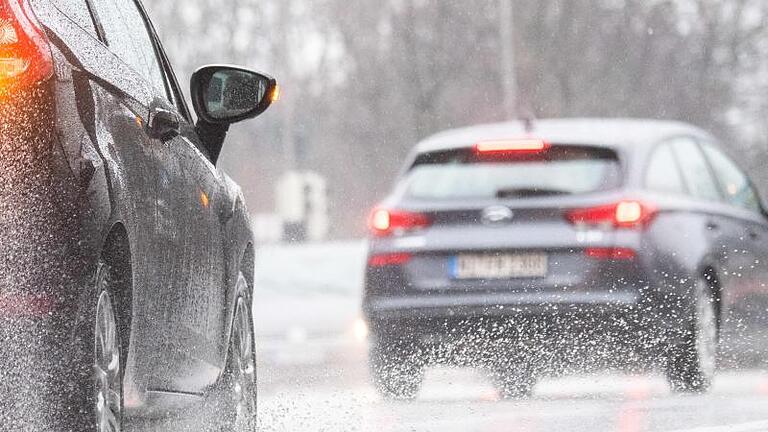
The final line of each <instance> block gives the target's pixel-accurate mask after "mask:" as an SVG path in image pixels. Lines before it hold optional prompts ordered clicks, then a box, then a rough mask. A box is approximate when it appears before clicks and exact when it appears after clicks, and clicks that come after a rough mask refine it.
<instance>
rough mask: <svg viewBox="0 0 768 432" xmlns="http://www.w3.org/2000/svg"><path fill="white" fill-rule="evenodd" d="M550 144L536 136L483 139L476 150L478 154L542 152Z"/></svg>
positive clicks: (476, 145) (476, 146)
mask: <svg viewBox="0 0 768 432" xmlns="http://www.w3.org/2000/svg"><path fill="white" fill-rule="evenodd" d="M549 147H550V144H549V143H548V142H546V141H544V140H541V139H536V138H525V139H513V140H496V141H481V142H479V143H477V144H475V152H476V153H478V154H506V153H541V152H544V151H546V150H547V149H549Z"/></svg>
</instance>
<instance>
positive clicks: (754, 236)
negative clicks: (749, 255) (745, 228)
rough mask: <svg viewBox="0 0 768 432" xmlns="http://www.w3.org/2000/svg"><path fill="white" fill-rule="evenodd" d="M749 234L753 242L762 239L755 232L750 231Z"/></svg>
mask: <svg viewBox="0 0 768 432" xmlns="http://www.w3.org/2000/svg"><path fill="white" fill-rule="evenodd" d="M748 234H749V238H751V239H752V240H757V239H759V238H760V234H758V233H757V232H755V231H749V233H748Z"/></svg>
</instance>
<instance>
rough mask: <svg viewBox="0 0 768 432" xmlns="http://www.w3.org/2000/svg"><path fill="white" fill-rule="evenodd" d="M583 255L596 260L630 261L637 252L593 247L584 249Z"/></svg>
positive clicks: (626, 249) (627, 249) (625, 249)
mask: <svg viewBox="0 0 768 432" xmlns="http://www.w3.org/2000/svg"><path fill="white" fill-rule="evenodd" d="M584 255H586V256H588V257H589V258H593V259H596V260H610V261H632V260H633V259H635V258H636V257H637V252H635V250H634V249H629V248H612V247H605V248H603V247H594V248H587V249H584Z"/></svg>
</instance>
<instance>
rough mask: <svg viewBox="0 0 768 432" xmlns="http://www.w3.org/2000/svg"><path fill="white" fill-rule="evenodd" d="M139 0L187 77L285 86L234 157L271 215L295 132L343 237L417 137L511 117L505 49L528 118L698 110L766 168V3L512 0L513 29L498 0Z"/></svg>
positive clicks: (253, 199)
mask: <svg viewBox="0 0 768 432" xmlns="http://www.w3.org/2000/svg"><path fill="white" fill-rule="evenodd" d="M145 1H146V3H147V6H148V8H149V9H150V11H151V14H152V15H153V17H154V19H155V21H156V22H157V24H158V29H159V31H160V33H161V35H162V37H163V39H164V40H165V42H166V48H167V50H168V51H169V55H170V57H171V59H172V61H174V63H175V64H176V66H177V68H178V69H179V70H181V71H182V74H183V75H184V78H185V79H186V78H188V76H189V75H190V74H191V72H192V71H193V70H194V68H195V67H197V66H199V65H201V64H203V63H209V62H222V61H229V62H235V63H241V64H246V65H250V66H253V67H257V68H260V69H263V70H266V71H268V72H271V73H273V74H275V75H276V76H277V77H278V78H279V79H280V81H281V82H282V83H283V85H284V88H285V98H284V99H283V100H282V101H281V102H280V103H279V104H278V105H277V106H276V107H275V108H274V109H273V110H272V112H271V113H269V114H268V115H265V116H264V118H263V119H260V120H259V121H257V122H251V123H248V124H246V125H244V126H242V127H238V128H236V129H235V132H234V133H233V135H232V140H230V141H231V143H230V145H229V146H228V147H227V150H226V151H225V155H224V160H223V164H224V168H225V170H227V171H229V172H231V173H233V175H234V176H235V177H237V180H238V181H239V182H240V184H242V185H243V186H244V190H245V192H246V194H247V196H248V198H249V201H250V205H251V208H252V210H253V211H270V210H271V209H272V206H273V202H274V201H273V199H272V196H271V186H270V184H271V183H272V181H273V180H274V179H275V178H276V177H277V175H279V173H280V172H281V171H282V170H284V169H287V168H288V167H293V166H295V165H296V158H295V152H296V146H295V144H296V142H297V140H299V141H300V142H301V144H302V158H301V159H302V163H304V164H306V166H308V167H311V168H313V169H315V170H318V171H320V172H321V173H323V174H325V175H327V176H328V178H329V180H330V190H331V199H332V200H333V205H332V209H331V211H332V215H333V216H332V220H333V221H334V222H335V226H334V228H333V229H334V232H335V234H336V235H339V236H348V235H359V234H361V233H362V232H363V229H364V222H363V221H364V219H365V213H366V212H367V211H368V209H369V208H370V207H371V206H372V205H373V204H374V203H375V201H376V199H377V198H380V197H381V196H382V194H383V193H385V192H386V190H387V188H388V187H389V186H390V184H391V182H392V178H393V176H394V175H395V174H396V173H397V170H398V168H399V167H400V165H401V163H402V161H403V159H404V158H405V156H406V155H407V153H408V152H409V150H410V149H411V147H412V146H413V145H414V144H415V143H416V142H417V141H418V140H419V139H422V138H424V137H425V136H427V135H429V134H432V133H434V132H438V131H440V130H442V129H445V128H451V127H458V126H463V125H469V124H474V123H481V122H492V121H499V120H503V119H504V118H505V117H506V115H505V112H506V110H507V109H506V108H505V102H504V99H505V98H504V94H505V85H506V84H505V83H506V81H507V80H506V78H505V77H506V75H505V74H504V72H503V71H502V70H503V68H504V65H503V61H501V58H500V57H501V53H502V52H503V48H504V47H505V46H507V47H513V48H514V54H515V65H514V66H515V71H516V72H517V74H518V77H517V82H518V85H519V91H518V95H517V100H518V101H517V107H519V109H520V111H521V113H522V114H524V115H525V114H528V113H530V114H531V115H535V116H537V117H562V116H607V117H616V116H632V117H651V118H665V119H678V120H683V121H688V122H692V123H694V124H697V125H699V126H702V127H704V128H705V129H708V130H710V131H712V132H714V133H715V134H717V135H719V136H721V137H723V138H724V139H725V142H726V143H727V144H729V145H731V147H732V148H731V150H732V152H733V153H735V154H736V155H737V156H738V155H749V156H750V157H751V158H749V159H748V158H745V157H742V159H744V160H747V161H751V166H753V167H758V166H763V165H764V161H765V157H764V156H763V157H761V158H760V159H755V158H754V156H755V155H757V154H760V155H761V154H762V153H765V151H764V150H765V149H766V148H767V146H766V141H767V140H768V126H766V123H765V122H763V121H762V118H765V117H766V116H768V103H767V102H766V99H767V98H766V97H765V96H766V91H767V90H768V79H766V75H768V42H767V41H768V38H766V31H768V26H766V19H768V2H765V1H764V0H675V1H672V0H515V1H514V5H515V9H514V22H513V23H510V28H511V30H512V32H511V33H510V36H509V37H511V38H512V41H506V40H501V39H500V35H501V34H504V32H500V31H499V29H500V22H499V20H500V14H501V13H503V12H504V11H503V10H500V5H501V2H500V1H491V0H486V1H479V2H466V1H464V0H357V1H354V2H350V1H349V0H314V1H309V0H259V1H256V0H230V1H229V2H227V4H226V6H223V5H222V3H221V2H220V0H183V1H182V0H162V1H161V0H145ZM501 27H502V28H503V27H504V26H503V25H502V26H501ZM190 42H191V43H190ZM297 134H301V136H297ZM755 149H760V152H757V151H756V150H755ZM756 160H757V161H759V162H755V161H756ZM764 176H766V177H768V175H764ZM766 181H768V178H766Z"/></svg>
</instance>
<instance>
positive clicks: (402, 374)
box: [369, 337, 424, 400]
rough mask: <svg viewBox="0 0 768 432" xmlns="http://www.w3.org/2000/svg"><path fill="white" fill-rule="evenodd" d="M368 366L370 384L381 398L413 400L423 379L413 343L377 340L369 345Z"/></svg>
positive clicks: (421, 368) (388, 339)
mask: <svg viewBox="0 0 768 432" xmlns="http://www.w3.org/2000/svg"><path fill="white" fill-rule="evenodd" d="M369 363H370V369H371V376H372V378H373V383H374V385H375V387H376V390H377V391H378V392H379V394H380V395H381V396H382V397H384V398H385V399H400V400H409V399H414V398H416V395H417V394H418V393H419V390H420V389H421V384H422V382H423V380H424V366H423V364H422V361H421V359H420V358H419V349H418V348H417V347H416V346H415V345H414V344H413V343H410V342H405V341H398V340H396V339H391V338H386V337H378V338H376V339H375V340H374V341H373V342H372V343H371V351H370V361H369Z"/></svg>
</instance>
